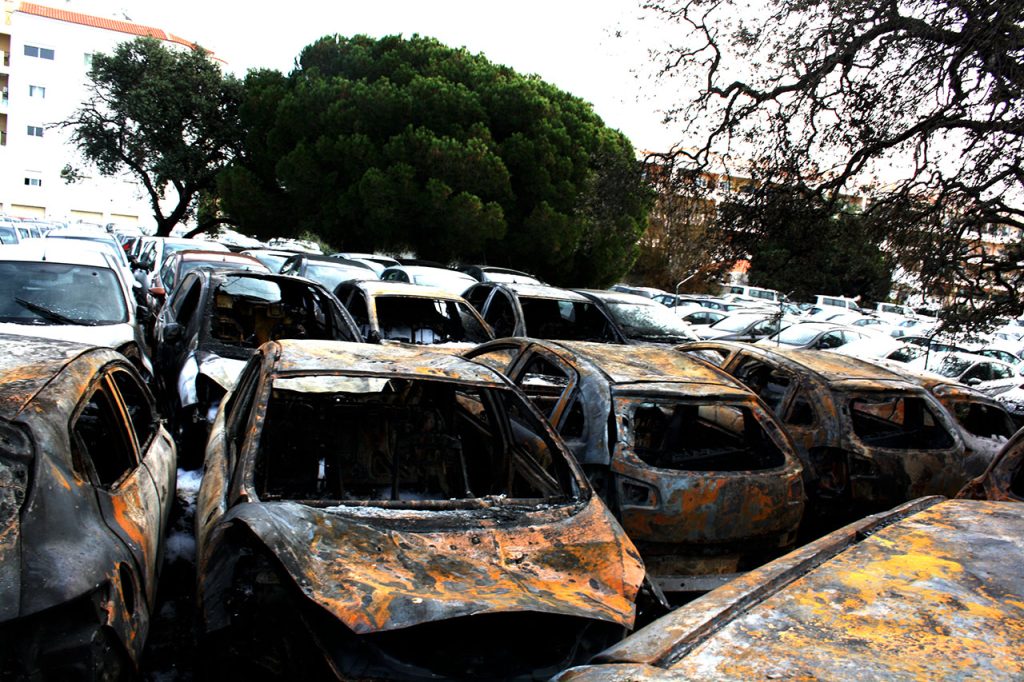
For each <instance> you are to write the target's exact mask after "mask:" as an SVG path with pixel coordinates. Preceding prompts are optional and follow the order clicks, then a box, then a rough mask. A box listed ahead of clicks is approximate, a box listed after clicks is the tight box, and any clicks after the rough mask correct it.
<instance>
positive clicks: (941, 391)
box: [874, 360, 1017, 478]
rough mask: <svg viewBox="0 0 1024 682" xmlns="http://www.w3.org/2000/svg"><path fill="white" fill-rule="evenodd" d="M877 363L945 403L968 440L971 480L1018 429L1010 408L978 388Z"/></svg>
mask: <svg viewBox="0 0 1024 682" xmlns="http://www.w3.org/2000/svg"><path fill="white" fill-rule="evenodd" d="M874 364H877V365H880V366H881V367H884V368H885V369H887V370H889V371H891V372H894V373H896V374H899V375H900V376H904V377H906V378H907V379H908V380H910V381H913V382H915V383H917V384H919V385H921V386H923V387H924V388H926V389H927V390H928V391H929V392H931V394H932V395H933V396H935V398H936V399H937V400H938V401H939V402H940V403H942V406H943V407H945V408H946V411H947V412H949V414H950V416H951V417H952V418H953V421H954V423H955V424H956V426H957V428H958V429H959V431H960V438H962V439H963V441H964V475H965V476H966V477H968V478H975V477H976V476H980V475H981V474H982V473H984V472H985V470H986V469H988V465H989V464H991V463H992V460H993V459H994V458H995V456H996V453H998V452H999V451H1000V450H1001V449H1002V447H1003V446H1004V445H1005V444H1006V442H1007V441H1008V440H1009V439H1010V437H1011V436H1013V433H1014V431H1016V430H1017V429H1016V427H1015V426H1014V424H1013V419H1012V418H1011V417H1010V414H1009V413H1008V412H1007V411H1006V408H1005V407H1003V405H1002V404H1001V403H1000V402H999V401H998V400H996V399H994V398H992V397H990V396H988V395H986V394H985V393H982V392H981V391H979V390H978V389H976V388H971V387H970V386H965V385H963V384H959V383H954V382H952V380H950V379H947V378H945V377H943V376H941V375H939V374H932V373H931V372H924V371H915V370H913V369H911V368H910V367H907V365H906V363H902V362H895V361H890V360H875V361H874Z"/></svg>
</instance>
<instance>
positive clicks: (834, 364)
mask: <svg viewBox="0 0 1024 682" xmlns="http://www.w3.org/2000/svg"><path fill="white" fill-rule="evenodd" d="M703 344H712V345H713V346H717V347H721V348H728V349H730V350H732V351H734V352H735V351H740V350H744V351H746V352H748V353H750V354H753V355H761V356H762V357H766V358H773V359H776V360H777V361H780V362H788V363H791V364H795V365H799V366H800V367H802V368H803V369H804V370H806V371H809V372H813V373H814V374H817V375H818V377H820V378H821V379H822V380H824V381H827V382H830V383H831V382H836V381H850V380H853V381H867V382H875V383H881V382H884V381H898V382H900V383H906V381H907V380H906V379H905V378H903V377H901V376H899V375H897V374H894V373H893V372H890V371H889V370H887V369H885V368H882V367H879V366H878V365H875V364H873V363H870V362H866V361H864V360H860V359H858V358H853V357H849V356H847V355H841V354H839V353H823V352H819V351H813V350H786V349H784V348H782V349H780V348H774V347H770V346H762V345H758V344H745V343H743V344H740V343H735V342H729V341H713V340H712V341H701V342H696V343H692V344H683V345H682V346H677V348H678V349H679V350H686V349H689V348H699V347H700V346H701V345H703Z"/></svg>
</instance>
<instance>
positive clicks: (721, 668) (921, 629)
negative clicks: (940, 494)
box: [559, 498, 1024, 680]
mask: <svg viewBox="0 0 1024 682" xmlns="http://www.w3.org/2000/svg"><path fill="white" fill-rule="evenodd" d="M1022 560H1024V507H1021V506H1019V505H1014V504H1006V503H992V502H970V501H941V500H940V499H936V498H928V499H924V500H920V501H918V502H915V503H909V504H907V505H904V506H903V507H902V508H901V509H897V510H894V511H893V512H891V513H889V514H882V515H878V516H877V517H874V518H872V517H869V518H867V519H864V520H863V521H860V522H857V523H855V524H851V525H850V526H847V527H846V528H843V529H841V530H839V531H836V532H834V533H832V534H830V535H828V536H826V537H824V538H821V539H819V540H818V541H816V542H814V543H811V544H810V545H807V546H805V547H803V548H801V549H799V550H797V551H795V552H792V553H791V554H789V555H787V556H785V557H782V558H781V559H778V560H776V561H774V562H772V563H771V564H768V565H766V566H764V567H762V568H760V569H757V570H755V571H752V572H751V573H748V574H747V575H745V576H743V577H741V578H739V579H737V580H736V581H734V582H733V583H730V584H729V585H727V586H725V587H723V588H720V589H718V590H715V591H714V592H711V593H709V594H707V595H705V596H704V597H702V598H700V599H698V600H696V601H694V602H691V603H690V604H688V605H686V606H684V607H681V608H679V609H677V610H676V611H674V612H673V613H671V614H669V615H668V616H665V617H663V618H661V619H659V620H658V621H655V622H654V623H652V624H651V625H649V626H647V627H646V628H644V629H643V630H640V631H639V632H637V633H636V634H634V635H633V636H631V637H629V638H627V639H626V640H624V641H623V642H621V643H619V644H617V645H615V646H613V647H611V648H610V649H608V650H607V651H605V652H603V653H602V654H599V655H598V657H597V658H596V659H595V660H596V661H599V662H600V663H602V664H607V665H595V666H593V667H592V668H581V669H577V670H574V671H570V672H568V673H565V674H563V675H562V676H560V678H559V679H561V680H606V679H615V677H614V676H615V675H616V674H625V675H627V677H628V678H629V679H648V678H652V677H657V676H659V675H664V676H667V677H670V678H672V679H676V678H678V679H777V678H785V679H936V678H948V677H953V678H958V677H960V676H962V675H964V674H965V673H967V674H969V675H970V676H971V677H977V678H979V679H1019V678H1020V677H1021V675H1024V658H1022V657H1021V656H1020V653H1019V652H1020V650H1021V646H1022V645H1024V576H1022V575H1021V573H1020V571H1019V570H1018V567H1019V565H1020V563H1021V561H1022Z"/></svg>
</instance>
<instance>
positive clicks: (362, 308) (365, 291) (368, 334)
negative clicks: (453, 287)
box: [334, 280, 494, 346]
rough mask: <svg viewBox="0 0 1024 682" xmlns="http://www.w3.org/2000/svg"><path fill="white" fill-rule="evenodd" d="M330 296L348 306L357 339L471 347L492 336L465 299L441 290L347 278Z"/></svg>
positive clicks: (488, 328) (399, 283)
mask: <svg viewBox="0 0 1024 682" xmlns="http://www.w3.org/2000/svg"><path fill="white" fill-rule="evenodd" d="M334 295H335V297H336V298H337V299H338V300H339V301H341V303H342V305H344V306H345V308H346V309H348V311H349V313H350V314H351V315H352V318H353V320H354V321H355V323H356V326H357V327H358V328H359V332H360V334H362V336H363V338H364V339H366V340H367V341H370V342H371V343H373V342H377V341H402V342H405V343H413V344H423V345H436V344H467V345H473V346H475V345H476V344H479V343H484V342H485V341H489V340H491V339H492V338H494V337H493V335H492V334H491V330H490V327H488V326H487V323H486V322H484V320H483V318H482V317H480V313H478V312H477V311H476V309H475V308H473V306H471V305H470V304H469V303H468V302H467V301H466V299H464V298H462V297H461V296H456V295H455V294H451V293H448V292H447V291H444V290H442V289H435V288H433V287H424V286H418V285H416V284H405V283H403V282H381V281H379V280H352V281H348V282H342V283H341V284H339V285H338V286H337V287H336V288H335V289H334Z"/></svg>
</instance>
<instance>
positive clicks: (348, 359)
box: [0, 226, 1024, 680]
mask: <svg viewBox="0 0 1024 682" xmlns="http://www.w3.org/2000/svg"><path fill="white" fill-rule="evenodd" d="M18 242H19V243H17V244H12V245H4V246H0V274H2V275H3V276H2V277H0V311H3V312H2V315H0V346H3V348H2V350H3V353H0V357H3V358H4V360H3V361H2V362H0V373H2V374H3V379H2V382H3V383H2V386H3V388H2V389H0V483H2V484H3V485H2V488H0V491H2V494H3V497H2V498H0V502H2V504H0V512H2V514H3V517H2V518H0V522H2V523H3V526H2V529H3V532H2V533H0V586H3V587H4V589H5V590H11V591H10V592H9V593H8V594H10V595H12V596H11V598H10V599H7V600H5V601H4V603H5V604H8V606H5V607H4V608H7V609H8V610H11V609H14V611H13V612H12V613H13V614H14V615H12V617H11V620H10V624H9V625H8V626H7V627H11V624H13V625H14V626H17V627H16V628H12V629H10V630H9V631H8V632H9V636H8V637H7V638H6V640H5V643H4V644H2V645H0V676H2V677H5V678H6V677H8V676H10V677H15V678H19V677H33V676H38V677H41V678H54V679H64V678H75V679H99V678H111V679H113V678H123V677H127V676H130V675H132V674H134V673H136V672H137V673H139V674H141V676H142V677H143V678H144V679H152V680H174V679H183V680H185V679H193V678H194V677H203V676H223V675H227V674H232V675H239V674H243V675H244V674H247V675H250V676H254V677H256V678H259V679H263V678H266V677H276V678H281V679H295V678H297V677H303V678H308V679H321V678H331V677H339V678H343V679H438V678H470V679H495V678H515V679H547V678H550V677H552V676H556V675H560V674H562V675H564V679H577V678H579V679H611V677H605V676H606V675H607V676H614V675H617V674H620V673H624V674H626V675H627V676H630V675H637V676H648V675H650V676H657V675H658V674H660V673H659V672H658V671H659V670H664V669H666V668H671V669H673V670H675V669H676V666H678V667H679V669H686V670H687V671H688V674H693V675H696V676H701V675H703V674H705V673H701V672H699V671H701V670H712V669H714V670H715V671H716V672H715V673H707V674H710V675H712V677H715V676H718V675H723V674H725V672H724V671H726V670H733V671H734V672H735V670H740V669H742V670H748V672H749V674H750V675H752V676H754V677H761V676H765V675H766V676H768V677H774V676H780V675H781V676H785V675H789V674H795V673H796V672H800V673H801V674H804V673H807V674H810V675H812V676H826V677H828V676H830V673H835V676H837V677H845V676H847V675H848V674H850V673H851V671H852V670H853V669H854V668H852V667H844V666H854V665H855V663H853V662H850V661H855V660H856V656H857V655H864V654H865V653H866V651H867V650H866V649H865V648H864V647H865V646H866V645H865V644H864V643H865V642H870V641H873V639H874V638H875V637H876V636H877V637H881V635H880V634H879V633H878V632H876V630H875V629H872V628H881V627H883V626H882V625H880V623H885V626H884V627H885V628H888V630H887V632H889V635H887V636H888V637H891V638H892V639H893V641H897V642H901V644H900V645H899V646H900V647H904V649H902V650H904V651H905V650H906V647H909V646H910V643H912V642H916V643H917V644H919V645H920V648H919V650H918V651H919V652H924V657H926V658H928V659H929V660H928V662H927V664H925V663H922V662H921V661H919V660H917V659H915V660H914V661H910V662H908V661H907V660H903V659H902V658H901V656H900V655H899V647H896V646H895V645H894V649H893V650H892V651H889V650H887V651H886V653H887V655H886V656H880V657H879V660H878V661H876V664H877V666H878V667H877V668H875V669H873V674H878V675H882V674H883V672H884V670H889V671H893V672H894V674H895V675H896V676H897V677H900V676H907V675H909V676H915V675H922V676H925V677H931V676H933V675H942V674H948V673H949V671H950V670H957V669H958V668H957V666H963V665H964V664H963V663H962V658H961V656H962V655H967V654H963V652H962V651H961V649H960V648H958V647H961V646H967V647H969V648H970V649H971V651H970V654H969V655H970V656H971V657H972V658H971V661H972V663H971V664H970V665H971V666H972V667H971V668H969V669H970V670H975V669H976V670H979V671H981V670H984V671H996V672H997V673H998V674H996V675H995V676H996V677H999V676H1007V677H1014V676H1015V675H1017V674H1021V673H1024V669H1022V668H1024V661H1022V660H1021V659H1020V657H1019V656H1018V655H1016V653H1014V652H1015V651H1016V649H1017V647H1018V645H1019V644H1021V643H1024V633H1022V632H1021V631H1020V628H1019V625H1015V624H1014V623H1018V624H1019V622H1022V621H1021V618H1020V616H1021V615H1024V614H1019V613H1017V612H1018V611H1019V610H1020V607H1019V604H1020V603H1022V598H1024V589H1022V585H1021V584H1020V583H1021V577H1020V575H1019V570H1018V569H1017V568H1016V567H1015V566H1014V568H1011V569H1010V570H1009V571H1007V572H1008V575H1006V576H1004V577H1003V578H1000V579H999V580H995V579H991V580H990V579H988V578H986V577H985V576H992V575H994V574H996V573H997V572H998V570H999V566H1000V565H1001V562H1005V563H1006V565H1011V564H1012V563H1013V562H1014V561H1017V560H1018V559H1019V558H1021V557H1024V545H1022V542H1021V540H1020V538H1021V537H1024V535H1022V534H1021V533H1020V532H1019V531H1020V530H1021V529H1022V526H1021V523H1022V522H1024V515H1022V513H1020V512H1018V511H1017V510H1018V505H1017V504H1016V502H1017V501H1018V500H1019V499H1020V496H1021V495H1022V494H1024V483H1022V478H1021V476H1020V474H1019V472H1020V469H1021V466H1020V460H1021V458H1020V455H1019V453H1020V452H1021V448H1020V443H1019V439H1018V438H1016V437H1015V436H1014V434H1015V432H1016V431H1017V429H1018V428H1019V427H1020V426H1021V419H1022V417H1024V411H1022V408H1021V407H1020V405H1021V404H1024V400H1021V399H1020V398H1019V397H1018V395H1019V392H1020V391H1021V390H1022V389H1021V388H1020V386H1021V385H1024V377H1022V376H1021V368H1022V367H1024V363H1022V362H1021V359H1020V355H1021V352H1022V351H1024V342H1022V338H1024V326H1020V325H1018V324H1017V321H1007V323H1006V324H1005V325H1003V326H1002V327H1000V328H999V329H998V330H996V331H995V332H994V333H992V334H990V335H988V336H985V337H980V336H979V337H973V338H970V337H966V336H950V335H947V334H945V333H944V332H943V331H942V330H941V329H939V328H938V320H937V319H935V318H933V317H930V316H928V315H927V314H925V313H923V312H919V311H914V310H911V309H910V308H908V307H905V306H899V305H897V304H894V303H886V302H880V303H877V304H872V305H871V306H870V307H869V305H868V304H867V302H863V301H860V302H858V301H854V300H852V299H846V298H844V297H841V296H836V295H824V294H823V295H821V296H819V297H817V300H815V301H809V302H806V303H804V304H802V305H801V304H798V302H793V301H788V300H786V299H785V298H784V297H782V296H781V295H778V292H771V290H759V291H752V290H750V288H744V287H736V289H737V290H736V291H730V290H729V289H728V288H726V290H725V291H723V292H722V295H718V296H710V295H696V294H694V295H682V294H677V293H669V292H664V291H655V290H649V289H646V290H645V289H635V288H633V289H632V290H631V288H630V287H628V286H625V285H622V286H617V287H614V288H613V289H614V290H607V291H605V290H592V289H572V288H563V287H555V286H552V285H550V284H547V283H545V282H542V281H540V280H538V279H537V278H534V277H533V276H532V275H531V274H530V273H524V272H519V271H514V270H509V269H507V268H490V267H487V266H481V265H479V264H476V265H468V266H464V267H463V268H462V269H461V270H460V269H458V268H454V267H445V266H442V265H440V264H429V263H424V262H422V261H416V262H408V261H406V262H403V261H402V260H399V259H394V258H391V257H389V256H383V255H380V254H355V253H346V254H336V255H333V256H332V255H325V254H318V253H315V250H314V249H312V248H311V247H309V246H308V245H303V244H291V245H286V247H285V248H282V247H281V246H280V245H278V246H277V247H276V248H269V247H267V248H253V249H247V250H241V249H236V248H229V246H228V245H225V244H220V243H218V242H214V241H200V240H185V239H166V240H165V239H162V238H155V237H143V236H139V235H131V236H129V235H118V234H116V233H107V232H105V231H102V230H92V229H88V228H85V227H74V226H72V227H66V228H55V229H53V230H52V231H51V232H50V233H49V234H47V235H46V236H45V237H43V236H42V235H40V236H34V235H31V234H27V235H25V236H24V237H23V238H20V239H18ZM708 313H714V314H713V315H712V314H708ZM947 498H948V499H955V498H960V499H956V501H955V502H945V501H944V500H945V499H947ZM992 500H998V502H993V501H992ZM934 527H940V528H948V529H955V534H956V538H957V541H956V542H952V541H950V540H949V539H948V538H944V537H942V535H941V533H939V534H937V535H935V534H933V531H934ZM908 529H909V530H908ZM951 532H952V531H951ZM993 537H995V538H996V539H992V538H993ZM873 543H874V544H873ZM996 547H998V552H996V553H994V550H993V548H996ZM997 554H998V555H997ZM861 560H865V561H869V562H874V563H871V568H870V569H866V568H859V567H858V564H857V562H858V561H861ZM979 566H980V567H981V568H978V567H979ZM819 569H820V571H819ZM976 570H977V571H982V572H979V573H975V572H973V571H976ZM865 571H867V572H865ZM964 575H970V576H972V577H971V578H970V580H966V579H962V578H963V576H964ZM804 576H806V577H807V583H808V584H809V585H810V586H805V585H804V582H803V578H804ZM822 576H824V577H822ZM858 576H860V577H858ZM864 576H870V577H864ZM797 580H800V581H801V582H800V586H799V588H800V590H802V591H800V592H799V596H797V597H793V598H792V599H797V600H805V601H806V603H807V604H811V605H812V606H809V607H808V609H807V610H805V611H803V612H801V611H800V609H797V608H793V609H789V608H788V607H787V609H786V610H785V613H783V609H782V608H781V607H778V606H776V607H774V608H775V610H772V607H771V606H770V600H771V599H774V598H775V597H772V596H771V595H772V594H774V593H775V592H776V591H778V592H779V593H780V594H781V593H782V591H783V590H784V589H787V585H789V584H790V583H792V582H794V581H797ZM890 580H891V581H894V582H893V583H892V584H891V585H890V583H889V582H888V581H890ZM936 581H938V582H936ZM924 583H928V588H927V589H925V586H924ZM939 583H941V584H939ZM887 590H888V591H887ZM929 590H931V591H930V592H929ZM846 593H849V594H850V595H852V596H849V597H848V598H847V599H846V600H845V601H844V600H842V599H840V598H839V597H838V596H836V595H839V594H846ZM13 595H20V596H18V598H14V596H13ZM866 595H869V596H866ZM893 595H896V596H893ZM900 595H902V596H900ZM779 598H780V599H782V597H779ZM900 599H903V600H904V601H903V602H900ZM794 603H796V602H794ZM800 603H804V602H803V601H801V602H800ZM735 604H741V605H742V606H741V607H737V606H735ZM766 604H767V606H766ZM823 604H832V606H829V607H828V608H830V609H833V611H834V614H833V615H834V616H835V618H833V619H831V620H830V619H828V618H824V617H822V616H821V613H820V610H821V609H822V608H825V607H824V606H822V605H823ZM957 605H960V606H957ZM762 606H763V607H764V608H766V609H768V611H766V613H767V614H768V615H762V616H757V617H755V616H753V615H751V614H754V612H755V609H758V608H762ZM847 607H849V608H851V609H853V611H854V613H853V614H852V615H848V614H846V613H845V612H842V613H841V611H842V609H843V608H847ZM872 609H874V611H872ZM741 612H742V613H744V614H747V615H749V616H750V618H749V622H746V621H745V622H744V623H743V624H742V625H737V626H736V627H740V628H744V630H743V632H744V633H745V634H743V635H742V636H740V635H737V634H736V631H733V630H730V631H729V632H728V635H729V637H732V638H733V639H732V640H727V641H728V642H729V643H727V644H724V645H720V644H717V643H715V642H713V641H712V640H711V637H710V634H709V633H711V632H712V631H716V632H717V626H716V627H711V626H710V625H707V624H709V623H717V622H719V621H720V620H721V621H722V622H723V623H724V620H725V615H724V614H726V613H728V614H732V615H737V614H740V613H741ZM709 614H710V615H709ZM716 614H717V615H716ZM965 614H966V615H965ZM731 617H732V616H730V618H731ZM757 618H761V619H762V620H764V619H767V620H769V621H771V622H772V623H774V624H773V625H772V626H771V629H772V630H773V631H774V630H775V629H778V628H782V629H784V630H786V631H788V632H792V633H794V636H797V635H799V636H800V637H804V636H806V637H808V638H809V640H808V641H810V640H811V639H813V637H812V635H810V634H808V633H812V632H821V633H825V632H826V630H828V632H827V633H826V634H823V635H822V637H826V638H827V641H828V642H829V644H828V647H829V651H831V652H832V653H831V654H830V655H831V656H832V658H831V659H828V657H818V658H813V657H802V658H800V660H799V661H798V662H794V663H793V664H792V666H793V667H787V665H788V664H785V661H786V660H787V659H786V656H787V655H789V654H795V653H796V650H792V651H789V652H788V653H787V652H786V651H785V649H784V650H783V653H780V654H777V655H776V657H775V658H774V659H773V660H771V661H768V663H766V664H765V666H766V667H765V666H761V667H759V665H760V664H758V665H754V664H751V667H750V668H749V669H748V668H743V667H742V666H740V668H732V667H730V666H732V665H733V664H734V663H735V661H732V660H731V659H729V656H728V654H727V653H722V652H723V649H721V648H718V649H716V648H715V647H736V650H737V651H739V650H740V649H741V648H742V647H741V646H740V645H739V644H738V642H740V641H741V640H742V641H760V639H761V638H762V637H766V636H767V633H768V631H767V630H763V631H762V630H758V629H757V627H758V626H757V625H756V623H757ZM847 618H848V619H849V620H847ZM659 619H664V620H659ZM701 623H705V625H701ZM936 623H938V625H936ZM722 627H723V628H724V627H725V626H724V625H723V626H722ZM730 627H731V626H730ZM814 628H816V630H814ZM833 628H834V629H833ZM843 628H848V630H846V631H844V630H843ZM986 628H987V629H986ZM637 630H639V632H636V634H634V635H632V636H630V637H628V638H627V637H626V635H628V634H629V633H631V632H634V631H637ZM926 630H927V631H928V632H927V633H926ZM933 631H934V632H939V631H941V633H942V636H941V637H935V636H933V635H934V632H933ZM723 632H724V630H723ZM851 632H855V633H859V634H857V636H856V638H855V639H856V641H855V642H853V640H851V639H850V638H851V637H852V635H850V633H851ZM681 633H685V634H681ZM865 633H867V634H865ZM926 635H927V636H926ZM679 637H682V638H683V639H682V640H681V639H678V638H679ZM972 637H973V638H974V639H971V638H972ZM684 640H685V641H684ZM822 641H825V640H822ZM680 642H683V643H682V644H681V643H680ZM844 642H845V644H843V643H844ZM851 642H853V643H851ZM965 642H967V644H964V643H965ZM979 642H980V643H979ZM811 648H813V647H811ZM712 650H714V651H713V655H712V653H710V652H712ZM671 652H676V653H671ZM679 652H686V655H683V654H681V653H679ZM702 652H703V653H702ZM888 654H891V655H888ZM698 656H707V658H700V659H699V660H698ZM846 656H849V657H851V658H850V661H847V660H846V658H844V657H846ZM796 658H798V657H796V656H794V660H795V659H796ZM812 658H813V660H812ZM910 658H914V657H910ZM918 658H920V657H918ZM712 659H714V660H715V661H716V663H715V664H714V665H715V666H719V667H714V668H712V667H707V668H702V667H701V666H705V665H707V666H711V665H712V664H711V663H710V662H709V661H711V660H712ZM829 660H832V661H833V663H831V664H830V663H829ZM723 661H724V662H723ZM587 664H592V666H591V667H589V668H585V669H581V670H578V671H573V672H569V673H564V672H563V671H565V670H567V669H570V668H573V667H574V666H582V665H587ZM605 664H607V665H608V666H609V667H608V668H607V669H606V668H604V667H603V666H604V665H605ZM911 664H913V665H911ZM744 665H746V664H744ZM829 665H834V666H835V667H834V668H829ZM914 665H920V666H922V667H913V666H914ZM616 666H626V667H621V668H617V667H616ZM629 666H633V667H629ZM773 666H774V667H773ZM801 666H802V667H801ZM886 666H888V667H886ZM966 669H967V668H962V667H961V668H959V670H960V671H961V672H962V671H963V670H966ZM801 671H802V672H801ZM808 671H810V672H809V673H808ZM630 679H632V677H630Z"/></svg>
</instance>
